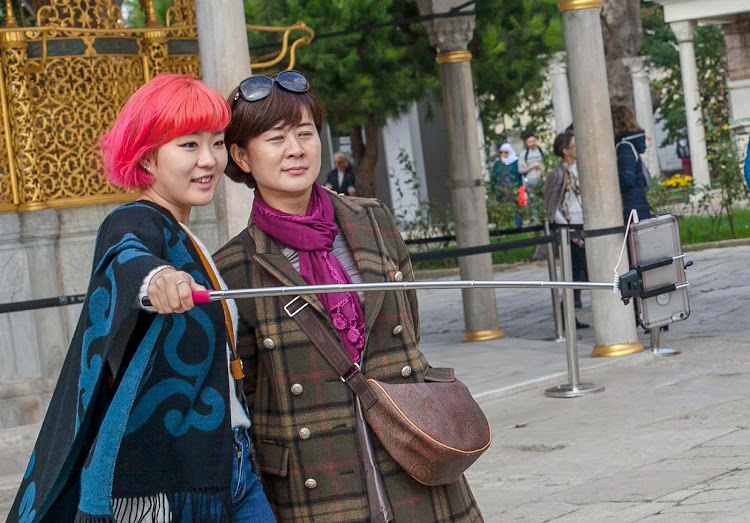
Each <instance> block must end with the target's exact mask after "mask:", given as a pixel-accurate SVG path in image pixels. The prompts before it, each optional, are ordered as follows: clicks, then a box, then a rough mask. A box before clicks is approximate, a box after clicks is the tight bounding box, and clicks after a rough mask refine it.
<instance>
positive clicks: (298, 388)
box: [289, 383, 305, 396]
mask: <svg viewBox="0 0 750 523" xmlns="http://www.w3.org/2000/svg"><path fill="white" fill-rule="evenodd" d="M289 390H291V391H292V394H294V395H295V396H300V395H302V393H303V392H305V388H304V387H303V386H302V385H300V384H299V383H295V384H293V385H292V386H291V388H290V389H289Z"/></svg>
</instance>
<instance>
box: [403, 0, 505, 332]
mask: <svg viewBox="0 0 750 523" xmlns="http://www.w3.org/2000/svg"><path fill="white" fill-rule="evenodd" d="M462 3H463V2H462V0H418V1H417V5H418V6H419V12H420V14H422V15H432V14H443V13H446V12H448V11H449V10H450V9H452V8H454V7H458V6H459V5H460V4H462ZM423 24H424V26H425V30H426V31H427V35H428V37H429V39H430V44H432V45H433V46H434V47H436V48H437V51H438V55H437V59H436V60H437V62H438V64H440V84H441V86H442V92H443V109H444V110H445V120H446V125H447V128H448V146H449V148H450V162H449V163H450V181H451V196H452V201H453V216H454V218H455V221H456V238H457V243H458V246H459V247H471V246H475V245H487V244H489V240H490V236H489V228H488V223H487V204H486V201H485V194H484V182H483V179H482V166H481V164H480V156H479V137H478V135H477V124H476V103H475V101H474V86H473V81H472V78H471V66H470V64H469V62H470V60H471V53H470V52H469V51H468V50H467V45H468V43H469V41H470V40H471V38H472V35H473V33H474V16H473V15H472V16H456V17H449V18H435V19H432V20H426V21H424V22H423ZM458 263H459V272H460V275H461V279H464V280H490V279H492V277H493V272H492V257H491V255H490V254H489V253H487V254H478V255H475V256H464V257H461V258H459V262H458ZM461 294H462V297H463V306H464V323H465V325H466V333H465V335H464V341H481V340H489V339H494V338H499V337H501V336H503V333H502V331H501V330H500V328H499V321H498V316H497V304H496V302H495V291H494V289H463V290H462V293H461Z"/></svg>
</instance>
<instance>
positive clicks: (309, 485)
mask: <svg viewBox="0 0 750 523" xmlns="http://www.w3.org/2000/svg"><path fill="white" fill-rule="evenodd" d="M317 486H318V482H317V481H315V480H314V479H312V478H308V479H306V480H305V487H307V488H309V489H310V490H312V489H314V488H315V487H317Z"/></svg>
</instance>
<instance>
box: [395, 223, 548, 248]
mask: <svg viewBox="0 0 750 523" xmlns="http://www.w3.org/2000/svg"><path fill="white" fill-rule="evenodd" d="M543 230H544V227H543V226H541V225H530V226H528V227H519V228H518V229H501V230H499V231H490V237H491V238H494V237H496V236H507V235H510V234H522V233H525V232H539V231H543ZM452 241H456V237H455V236H433V237H430V238H411V239H409V240H404V243H406V245H420V244H423V243H441V242H452Z"/></svg>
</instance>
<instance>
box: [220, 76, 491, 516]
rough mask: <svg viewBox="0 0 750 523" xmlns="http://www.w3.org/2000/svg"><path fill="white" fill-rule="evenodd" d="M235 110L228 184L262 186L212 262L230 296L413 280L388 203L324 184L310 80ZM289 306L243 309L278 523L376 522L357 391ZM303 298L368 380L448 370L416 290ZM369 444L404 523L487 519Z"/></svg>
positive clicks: (243, 92) (262, 450)
mask: <svg viewBox="0 0 750 523" xmlns="http://www.w3.org/2000/svg"><path fill="white" fill-rule="evenodd" d="M229 102H230V105H231V106H232V113H233V115H232V123H231V124H230V126H229V128H228V130H227V133H226V139H225V140H226V145H227V147H228V148H229V153H230V161H229V166H228V167H227V175H228V176H229V177H230V178H231V179H232V180H234V181H236V182H240V183H245V184H247V185H249V186H250V187H254V188H255V189H256V190H255V198H254V202H253V211H252V217H251V220H250V223H249V225H248V228H247V231H243V234H242V235H239V236H238V237H236V238H234V239H233V240H231V241H230V242H229V243H228V244H227V245H225V246H224V247H223V248H222V249H221V250H219V252H217V253H216V255H215V256H214V258H215V260H216V264H217V266H218V268H219V270H220V271H221V274H222V276H223V277H224V279H225V281H226V282H227V285H228V286H229V288H247V287H267V286H280V285H285V286H289V285H306V284H325V283H352V282H354V283H357V282H364V283H376V282H389V281H391V282H393V281H402V280H410V279H413V275H412V269H411V262H410V260H409V255H408V252H407V250H406V246H405V245H404V242H403V240H402V239H401V235H400V233H399V231H398V229H397V228H396V224H395V223H394V221H393V218H392V216H391V214H390V213H389V212H388V210H387V208H386V207H385V206H384V205H382V204H381V203H380V202H378V201H377V200H373V199H365V198H354V197H341V196H339V195H336V194H333V193H330V192H328V191H325V190H323V189H322V188H321V187H320V185H318V184H317V182H316V179H317V177H318V173H319V172H320V154H321V146H320V137H319V134H318V130H319V129H320V126H321V124H322V122H323V116H324V113H323V108H322V107H321V105H320V103H319V102H318V100H317V99H316V98H315V96H314V95H313V94H312V92H311V91H310V90H309V84H308V83H307V80H305V78H304V77H303V76H302V75H301V74H299V73H297V72H294V71H285V72H283V73H280V74H279V75H278V76H274V77H265V76H255V77H250V78H249V79H246V80H244V81H243V82H242V83H241V84H240V86H239V87H238V88H237V89H235V90H234V92H232V94H231V95H230V98H229ZM243 235H245V236H244V239H243ZM248 235H249V240H250V241H249V242H248V238H247V236H248ZM290 299H291V297H286V296H285V297H269V298H258V299H253V300H238V302H237V305H238V307H239V314H240V321H239V325H238V342H237V344H238V350H239V353H240V356H241V357H242V359H243V362H244V369H245V390H246V393H247V396H248V400H249V404H250V405H251V408H252V409H253V412H252V422H253V441H254V443H255V447H256V450H257V455H258V460H259V466H260V470H261V471H262V473H263V481H264V485H265V491H266V495H267V496H268V499H269V501H270V502H271V505H272V507H273V510H274V512H275V514H276V517H277V518H278V519H279V521H315V522H329V521H351V522H355V521H356V522H362V521H372V520H373V517H374V516H371V514H370V510H369V506H368V497H367V489H366V485H365V471H364V466H363V463H362V461H361V459H360V449H359V447H358V444H357V434H356V426H355V401H354V397H353V394H352V392H351V391H350V390H349V388H348V387H347V386H346V385H345V384H344V383H342V381H341V379H340V377H339V375H338V374H337V373H336V372H335V371H334V370H333V369H332V368H331V367H330V366H329V364H328V363H327V362H326V360H325V359H324V358H323V357H322V356H321V354H320V353H319V351H318V349H317V348H316V347H315V345H313V343H312V342H311V341H310V338H309V337H308V336H307V335H306V334H305V333H304V332H303V331H302V330H301V328H300V327H299V325H298V324H297V322H296V320H295V319H293V318H291V317H289V316H288V315H287V313H286V312H285V311H284V305H285V304H286V303H287V302H289V301H290ZM300 299H301V300H304V301H305V302H306V303H307V304H308V306H309V307H310V308H312V310H313V311H314V312H315V314H316V315H318V316H319V318H320V319H321V320H322V321H323V322H325V324H326V325H327V326H328V328H329V329H331V331H332V332H333V333H334V334H335V335H338V336H339V337H340V338H341V340H342V342H343V345H344V348H345V349H346V350H347V352H348V353H349V354H350V355H351V356H352V358H353V359H354V360H355V361H359V362H360V363H361V365H362V372H363V373H364V374H365V375H366V376H367V377H369V378H374V379H378V380H382V381H385V382H391V383H415V382H423V381H426V380H430V379H431V378H432V377H433V375H439V373H437V372H435V373H433V372H431V370H430V366H429V364H428V363H427V361H426V359H425V357H424V355H423V354H422V353H421V352H420V351H419V348H418V345H419V316H418V311H417V300H416V295H415V293H414V291H397V292H387V293H386V292H384V291H381V292H368V293H367V294H364V293H362V294H359V295H358V294H357V293H336V294H327V295H325V294H321V295H307V296H302V297H301V298H300ZM372 441H373V446H374V448H375V457H376V461H377V463H378V468H379V471H380V475H381V478H382V479H383V482H384V485H385V489H386V491H387V496H388V500H389V502H390V504H391V506H392V509H393V515H394V520H395V521H396V522H399V523H400V522H412V521H414V522H446V523H447V522H455V521H463V522H475V521H482V516H481V514H480V512H479V509H478V507H477V506H476V502H475V500H474V497H473V496H472V493H471V491H470V489H469V486H468V484H467V482H466V480H465V479H464V478H461V480H459V481H457V482H456V483H453V484H450V485H443V486H439V487H428V486H425V485H422V484H420V483H418V482H417V481H416V480H414V479H412V478H411V477H410V476H409V475H408V474H406V473H405V472H404V471H403V470H402V469H401V468H400V467H399V465H397V464H396V463H395V462H394V461H393V460H392V459H391V457H390V456H389V455H388V453H387V452H386V451H385V450H384V449H383V448H382V446H381V445H380V443H379V442H378V441H377V438H375V437H373V438H372Z"/></svg>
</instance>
